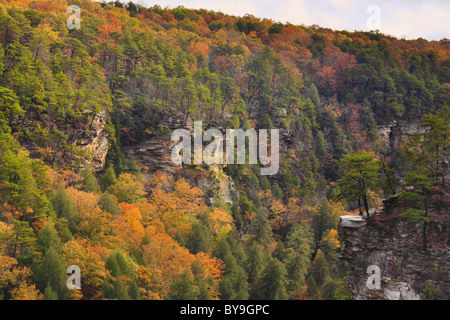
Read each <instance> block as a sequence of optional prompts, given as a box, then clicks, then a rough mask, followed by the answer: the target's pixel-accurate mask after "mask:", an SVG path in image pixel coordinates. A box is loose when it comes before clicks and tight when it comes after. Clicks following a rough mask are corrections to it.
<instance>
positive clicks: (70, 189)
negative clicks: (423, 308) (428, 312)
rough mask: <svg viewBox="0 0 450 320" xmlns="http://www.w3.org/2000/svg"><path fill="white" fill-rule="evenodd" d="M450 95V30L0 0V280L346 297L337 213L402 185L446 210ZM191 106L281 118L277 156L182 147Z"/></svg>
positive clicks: (196, 117) (251, 121) (47, 288)
mask: <svg viewBox="0 0 450 320" xmlns="http://www.w3.org/2000/svg"><path fill="white" fill-rule="evenodd" d="M69 5H75V6H78V7H79V8H80V15H81V20H80V28H73V29H72V28H70V29H69V28H68V24H67V22H68V17H69V16H70V14H68V13H67V8H68V6H69ZM69 22H71V21H69ZM449 102H450V42H449V40H447V39H443V40H441V41H426V40H424V39H416V40H402V39H396V38H394V37H391V36H389V35H384V34H381V33H379V32H347V31H334V30H330V29H324V28H320V27H318V26H315V25H313V26H295V25H291V24H281V23H276V22H274V21H271V20H267V19H259V18H257V17H254V16H251V15H246V16H244V17H236V16H231V15H227V14H224V13H220V12H213V11H208V10H203V9H187V8H184V7H176V8H173V9H167V8H161V7H159V6H153V7H150V8H145V7H143V6H141V5H138V4H135V3H132V2H130V3H128V4H122V3H121V2H119V1H115V2H111V3H105V2H101V3H100V2H96V1H91V0H74V1H63V0H56V1H48V0H45V1H35V0H17V1H13V0H11V1H9V0H0V150H1V153H0V258H1V259H0V274H2V276H1V277H0V297H2V298H4V299H21V298H25V299H26V298H28V299H43V298H45V299H105V298H106V299H350V293H352V294H353V296H354V297H355V290H354V287H352V286H350V291H349V290H348V288H347V285H346V283H345V279H346V277H347V275H348V267H349V265H350V267H351V268H359V269H360V268H362V267H361V266H357V267H355V266H354V264H353V262H352V260H351V259H350V260H349V261H350V264H349V265H347V263H345V262H344V261H342V260H340V259H339V254H340V246H341V244H340V242H339V239H338V235H337V228H338V221H339V217H340V216H343V215H350V214H355V215H357V214H358V213H359V214H361V215H362V214H366V215H367V214H368V213H369V211H373V209H374V208H380V207H381V205H382V200H383V199H387V198H389V197H391V196H393V195H395V196H397V197H401V198H402V199H403V200H404V201H409V206H408V208H406V207H405V208H403V209H404V212H402V214H403V216H401V217H399V218H398V219H400V220H399V221H403V220H401V219H410V220H411V219H413V220H415V221H416V222H417V223H419V222H420V223H425V222H427V223H430V225H434V224H432V223H433V222H432V220H433V219H434V217H433V215H432V214H429V213H430V212H433V213H434V214H435V215H437V216H438V218H439V219H443V217H447V216H448V199H449V197H448V190H447V186H448V181H447V180H446V176H447V175H448V170H449V150H450V146H449V139H450V127H449V126H450V125H449V121H450V109H449V107H448V105H449ZM195 121H202V124H203V130H204V131H205V130H207V129H210V128H217V129H218V130H219V131H221V132H224V131H226V130H227V129H238V128H242V129H244V130H248V129H256V130H259V129H278V130H279V132H280V139H279V144H280V155H279V159H280V167H279V170H278V172H277V173H276V174H274V175H261V173H260V172H261V171H260V169H261V167H262V164H261V163H258V164H249V163H246V164H228V165H227V164H224V165H220V166H216V165H206V164H183V165H177V164H174V163H173V161H172V159H171V151H172V149H173V147H174V145H175V142H174V141H171V135H172V133H173V132H174V131H175V130H177V129H182V128H184V129H187V130H190V132H191V133H192V125H193V123H194V122H195ZM399 214H400V213H399ZM423 221H425V222H423ZM404 224H405V223H403V222H398V229H399V230H403V229H402V228H404ZM405 228H406V227H405ZM432 229H433V230H436V232H441V231H442V230H441V229H439V228H437V229H435V228H432ZM438 230H441V231H438ZM411 232H412V235H411V237H413V235H414V234H415V233H414V232H415V231H411ZM430 232H431V231H430ZM444 236H445V235H444V233H442V234H441V233H439V234H436V237H438V238H440V237H444ZM355 237H356V238H355V239H357V238H358V237H359V235H355ZM431 237H432V236H431ZM407 239H409V237H408V238H407ZM349 241H350V240H349ZM432 244H433V242H432V241H430V243H429V245H432ZM355 248H356V247H355ZM386 250H388V249H386ZM389 250H391V249H389ZM392 250H394V249H392ZM395 250H396V249H395ZM361 252H365V251H364V250H362V251H361ZM433 252H434V251H433ZM436 252H437V251H436ZM360 258H361V259H362V257H358V259H360ZM436 259H438V258H436ZM69 265H77V266H79V267H80V269H81V272H82V274H83V283H82V286H81V289H80V290H68V289H67V287H66V277H67V275H66V274H65V269H66V268H67V267H68V266H69ZM359 269H358V270H359ZM430 277H431V275H430ZM432 277H434V276H432ZM433 279H435V278H432V280H433ZM355 281H356V280H355ZM398 281H400V280H398ZM351 283H352V282H350V284H351ZM353 283H359V280H358V281H356V282H353ZM433 283H434V285H438V284H439V283H436V282H433ZM422 287H423V286H421V285H420V286H419V287H418V288H419V289H414V290H419V291H420V290H422V289H423V288H422ZM443 288H444V289H442V290H444V292H447V291H445V290H447V289H446V287H445V286H444V287H443ZM444 296H445V295H437V296H436V297H439V298H441V297H444ZM357 297H358V298H360V296H357Z"/></svg>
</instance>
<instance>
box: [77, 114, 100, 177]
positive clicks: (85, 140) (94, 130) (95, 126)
mask: <svg viewBox="0 0 450 320" xmlns="http://www.w3.org/2000/svg"><path fill="white" fill-rule="evenodd" d="M105 125H106V114H105V111H102V112H100V113H99V114H96V115H95V116H94V118H93V119H92V122H91V124H90V126H89V129H88V131H87V132H88V133H87V134H86V133H84V132H81V131H78V132H76V138H75V144H76V145H77V146H78V147H80V148H81V149H82V150H85V151H87V152H88V153H89V155H90V156H92V158H89V159H88V165H89V166H90V167H91V169H92V170H94V171H101V170H103V169H104V168H105V160H106V155H107V154H108V134H107V133H106V132H105V131H104V129H105Z"/></svg>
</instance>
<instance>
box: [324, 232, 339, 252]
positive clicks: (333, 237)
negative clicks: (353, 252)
mask: <svg viewBox="0 0 450 320" xmlns="http://www.w3.org/2000/svg"><path fill="white" fill-rule="evenodd" d="M322 241H324V242H326V243H328V245H329V246H330V247H331V248H333V249H336V248H340V247H341V243H340V242H339V237H338V233H337V230H336V229H330V230H329V231H328V233H327V234H326V235H325V236H324V237H323V238H322Z"/></svg>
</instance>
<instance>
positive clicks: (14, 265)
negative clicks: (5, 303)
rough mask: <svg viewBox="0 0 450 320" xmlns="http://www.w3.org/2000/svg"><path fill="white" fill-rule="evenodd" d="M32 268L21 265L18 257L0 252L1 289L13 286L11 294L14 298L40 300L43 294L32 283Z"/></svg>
mask: <svg viewBox="0 0 450 320" xmlns="http://www.w3.org/2000/svg"><path fill="white" fill-rule="evenodd" d="M31 274H32V272H31V269H30V268H28V267H19V266H18V262H17V260H16V259H14V258H11V257H9V256H6V255H3V253H2V252H0V289H3V288H11V289H10V294H11V297H12V299H14V300H38V299H42V295H41V294H40V293H39V291H38V290H37V289H36V287H35V286H34V285H32V284H30V282H31V281H30V278H31Z"/></svg>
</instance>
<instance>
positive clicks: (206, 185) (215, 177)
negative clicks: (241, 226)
mask: <svg viewBox="0 0 450 320" xmlns="http://www.w3.org/2000/svg"><path fill="white" fill-rule="evenodd" d="M197 184H198V187H199V188H200V189H201V190H202V191H203V192H204V193H205V195H206V200H207V203H208V204H214V202H216V201H217V200H219V199H220V200H222V201H223V202H225V203H229V204H233V202H234V201H236V200H238V198H239V196H238V192H237V190H236V188H235V186H234V181H233V179H231V178H230V177H229V176H227V175H226V174H225V173H224V172H223V171H222V168H221V167H220V166H218V165H211V166H209V168H208V175H207V177H205V178H201V179H198V180H197Z"/></svg>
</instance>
